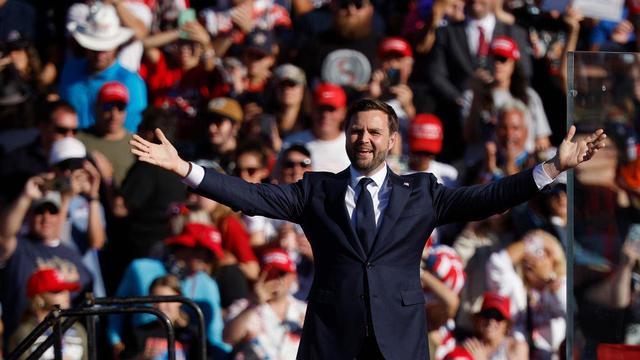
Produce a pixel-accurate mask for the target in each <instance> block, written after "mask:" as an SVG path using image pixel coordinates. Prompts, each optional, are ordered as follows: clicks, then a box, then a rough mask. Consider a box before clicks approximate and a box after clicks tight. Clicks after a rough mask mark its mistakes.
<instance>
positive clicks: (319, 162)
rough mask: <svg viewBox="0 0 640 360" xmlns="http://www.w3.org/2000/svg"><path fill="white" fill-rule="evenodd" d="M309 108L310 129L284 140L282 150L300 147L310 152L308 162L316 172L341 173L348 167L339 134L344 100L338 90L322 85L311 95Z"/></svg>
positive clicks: (344, 104)
mask: <svg viewBox="0 0 640 360" xmlns="http://www.w3.org/2000/svg"><path fill="white" fill-rule="evenodd" d="M313 104H314V111H313V113H312V120H311V129H310V130H304V131H300V132H298V133H296V134H293V135H291V136H289V137H287V138H286V139H285V140H284V144H283V148H287V147H288V146H289V145H291V144H303V145H304V146H306V147H307V149H309V152H311V161H312V162H313V166H314V168H315V169H316V170H317V171H332V172H338V171H341V170H343V169H344V168H345V167H347V166H348V165H349V158H348V157H347V153H346V151H345V150H344V141H345V134H344V131H343V130H342V124H343V122H344V116H345V114H346V112H347V97H346V95H345V93H344V90H342V88H341V87H340V86H337V85H333V84H328V83H323V84H320V85H318V86H317V87H316V89H315V90H314V92H313Z"/></svg>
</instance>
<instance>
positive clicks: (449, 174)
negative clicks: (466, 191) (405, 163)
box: [407, 160, 458, 187]
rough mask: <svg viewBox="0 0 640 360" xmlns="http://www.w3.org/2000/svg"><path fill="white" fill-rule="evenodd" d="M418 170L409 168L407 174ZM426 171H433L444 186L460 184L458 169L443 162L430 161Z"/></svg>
mask: <svg viewBox="0 0 640 360" xmlns="http://www.w3.org/2000/svg"><path fill="white" fill-rule="evenodd" d="M415 172H417V171H414V170H411V169H409V170H407V174H413V173H415ZM424 172H428V173H432V174H433V176H435V177H436V180H438V182H439V183H440V184H442V185H444V186H448V187H456V186H458V170H456V168H455V167H453V166H451V165H449V164H445V163H441V162H438V161H435V160H432V161H431V162H429V168H428V169H427V170H425V171H424Z"/></svg>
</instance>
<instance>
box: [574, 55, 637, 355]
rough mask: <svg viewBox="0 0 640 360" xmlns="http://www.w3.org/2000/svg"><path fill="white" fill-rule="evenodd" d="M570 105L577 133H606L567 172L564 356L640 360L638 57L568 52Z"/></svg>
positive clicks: (578, 135)
mask: <svg viewBox="0 0 640 360" xmlns="http://www.w3.org/2000/svg"><path fill="white" fill-rule="evenodd" d="M567 109H568V120H567V121H568V126H569V125H572V124H573V125H576V127H577V130H578V131H577V135H576V137H584V136H586V134H589V133H591V132H592V131H594V130H595V129H598V128H603V129H605V131H606V133H607V136H608V139H607V143H606V148H605V149H603V150H602V151H600V152H599V153H598V154H597V155H596V156H594V158H593V159H591V161H589V162H586V163H583V164H582V165H580V166H579V167H578V168H576V169H575V170H573V171H571V172H569V174H568V181H567V185H568V192H567V194H568V204H569V207H568V214H567V215H568V217H567V218H568V226H567V232H568V233H567V239H569V241H567V260H568V261H567V266H568V269H567V270H568V284H567V289H568V294H567V295H568V304H569V309H568V310H569V311H568V319H567V355H568V357H567V358H572V357H575V358H576V359H597V358H598V354H600V355H601V358H604V355H606V354H607V353H615V354H617V355H618V356H622V355H624V354H626V353H629V354H631V353H634V352H635V354H637V355H636V356H637V358H640V352H638V349H640V346H638V347H634V346H637V345H640V297H639V296H638V295H640V275H639V274H640V270H639V269H640V268H639V267H638V258H639V257H640V226H638V227H635V226H634V224H640V210H639V209H640V160H639V159H638V150H640V147H639V144H638V136H637V130H638V125H640V117H639V115H640V54H631V53H604V52H573V53H569V61H568V107H567ZM636 231H637V233H638V235H637V236H634V235H635V232H636ZM617 358H620V359H622V357H617Z"/></svg>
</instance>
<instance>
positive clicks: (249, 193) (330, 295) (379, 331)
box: [130, 99, 606, 360]
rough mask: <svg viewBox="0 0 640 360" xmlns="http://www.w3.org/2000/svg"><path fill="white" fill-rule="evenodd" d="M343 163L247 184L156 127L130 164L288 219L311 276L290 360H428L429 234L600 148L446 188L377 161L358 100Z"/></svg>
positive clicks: (510, 198) (563, 149)
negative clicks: (184, 152)
mask: <svg viewBox="0 0 640 360" xmlns="http://www.w3.org/2000/svg"><path fill="white" fill-rule="evenodd" d="M346 119H347V124H346V129H347V141H346V149H347V153H348V155H349V159H350V160H351V165H350V166H349V168H347V169H345V170H344V171H342V172H340V173H338V174H333V173H326V172H307V173H305V175H304V177H303V179H302V180H300V181H298V182H297V183H295V184H288V185H274V184H249V183H246V182H244V181H243V180H241V179H238V178H234V177H231V176H226V175H222V174H219V173H217V172H215V171H208V170H204V169H203V168H201V167H199V166H197V165H195V164H192V163H187V162H186V161H184V160H182V159H181V158H180V157H179V156H178V153H177V152H176V150H175V149H174V147H173V146H172V145H171V144H170V143H169V142H168V141H167V140H166V139H165V138H164V136H163V135H162V132H161V131H159V130H157V132H156V133H157V135H158V138H159V139H160V140H161V144H153V143H150V142H148V141H145V140H143V139H142V138H140V137H138V136H135V135H134V138H133V140H132V141H131V142H130V143H131V145H132V146H133V149H132V152H133V153H134V154H135V155H137V156H138V157H139V159H140V160H142V161H146V162H149V163H151V164H155V165H158V166H160V167H163V168H165V169H167V170H170V171H173V172H174V173H176V174H178V175H179V176H182V177H183V178H184V179H185V180H184V181H185V182H186V183H188V184H189V185H190V186H192V187H195V188H196V189H197V191H199V192H201V193H202V194H204V195H205V196H207V197H210V198H212V199H214V200H216V201H218V202H220V203H223V204H227V205H229V206H231V207H232V208H234V209H237V210H242V211H243V212H245V213H247V214H249V215H264V216H269V217H274V218H280V219H285V220H288V221H292V222H296V223H299V224H300V225H301V226H302V228H303V229H304V231H305V234H306V235H307V238H308V239H309V241H310V243H311V246H312V248H313V255H314V266H315V278H314V281H313V286H312V289H311V292H310V294H309V305H308V308H307V314H306V317H305V324H304V330H303V334H302V340H301V342H300V348H299V350H298V359H331V360H333V359H349V360H351V359H354V358H355V359H398V360H405V359H428V356H429V355H428V344H427V327H426V321H425V309H424V297H423V294H422V288H421V286H420V276H419V266H420V256H421V254H422V249H423V248H424V245H425V242H426V240H427V238H428V237H429V234H430V233H431V231H432V230H433V229H434V227H436V226H439V225H442V224H445V223H449V222H453V221H465V220H475V219H480V218H483V217H486V216H489V215H491V214H495V213H500V212H503V211H505V210H506V209H508V208H509V207H512V206H514V205H516V204H518V203H521V202H523V201H526V200H527V199H529V198H530V197H531V196H533V195H534V194H535V193H536V192H537V191H538V190H539V189H540V188H542V187H543V186H545V185H547V184H549V183H550V182H551V181H552V179H553V178H554V177H555V176H557V175H558V174H559V173H560V172H562V171H564V170H567V169H569V168H572V167H575V166H576V165H578V164H579V163H581V162H583V161H586V160H588V159H590V158H591V157H592V156H593V154H594V153H595V152H597V151H598V149H600V148H602V147H603V146H604V144H603V141H604V138H605V137H606V136H605V134H604V133H603V131H602V130H598V131H596V132H594V133H593V134H592V135H591V136H589V137H587V138H585V139H584V140H581V141H578V142H575V143H574V142H571V139H572V138H573V135H574V134H575V127H571V129H570V130H569V133H568V134H567V137H566V138H565V140H564V141H563V143H562V145H561V146H560V148H559V150H558V153H557V154H556V156H555V157H554V158H553V159H552V160H551V161H548V162H545V163H543V164H540V165H538V166H537V167H536V168H535V169H529V170H527V171H523V172H521V173H518V174H516V175H513V176H509V177H505V178H503V179H500V180H498V181H495V182H491V183H489V184H485V185H478V186H474V187H462V188H455V189H452V188H447V187H444V186H442V185H439V184H438V183H437V181H436V179H435V177H434V176H433V175H431V174H427V173H417V174H411V175H406V176H399V175H396V174H394V173H393V172H392V171H391V170H390V169H389V168H388V167H387V165H386V161H385V159H386V156H387V153H388V152H389V149H390V148H391V147H393V144H394V143H395V142H396V140H397V138H398V133H397V130H398V121H397V117H396V115H395V113H394V112H393V109H391V108H390V107H389V106H388V105H386V104H384V103H383V102H380V101H378V100H371V99H364V100H360V101H358V102H357V103H356V104H355V105H353V106H352V107H351V108H350V110H349V112H348V113H347V118H346Z"/></svg>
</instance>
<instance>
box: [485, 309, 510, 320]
mask: <svg viewBox="0 0 640 360" xmlns="http://www.w3.org/2000/svg"><path fill="white" fill-rule="evenodd" d="M480 316H481V317H482V318H483V319H486V320H491V319H493V320H495V321H503V320H505V317H504V316H503V315H502V313H501V312H500V311H499V310H498V309H486V310H483V311H482V312H481V313H480Z"/></svg>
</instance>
